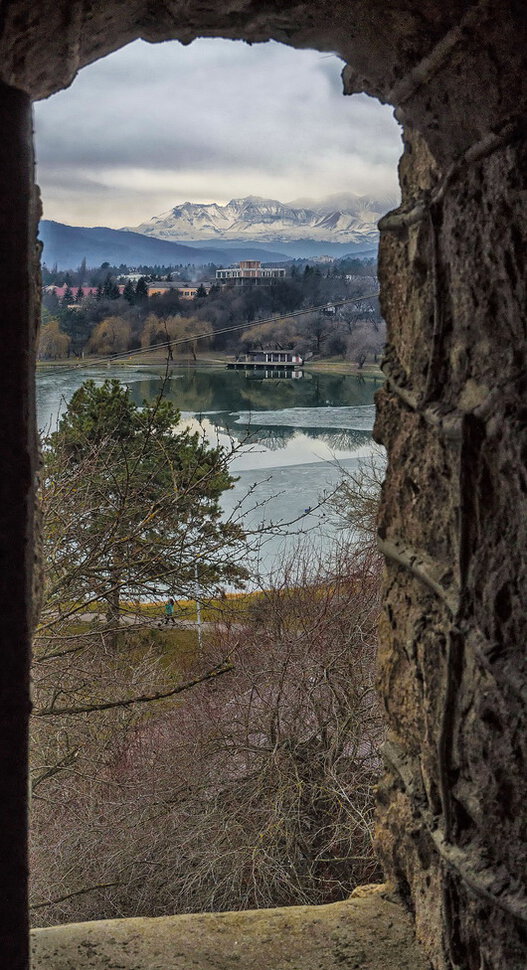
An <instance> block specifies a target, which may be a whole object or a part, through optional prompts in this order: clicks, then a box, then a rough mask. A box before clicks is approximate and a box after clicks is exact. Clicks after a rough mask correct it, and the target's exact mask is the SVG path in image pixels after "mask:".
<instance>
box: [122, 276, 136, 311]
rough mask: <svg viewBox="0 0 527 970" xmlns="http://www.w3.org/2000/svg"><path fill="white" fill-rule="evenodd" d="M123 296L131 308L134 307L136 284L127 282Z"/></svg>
mask: <svg viewBox="0 0 527 970" xmlns="http://www.w3.org/2000/svg"><path fill="white" fill-rule="evenodd" d="M123 296H124V298H125V300H127V302H128V303H129V304H130V306H133V305H134V303H135V289H134V284H133V283H132V281H131V280H127V282H126V285H125V288H124V290H123Z"/></svg>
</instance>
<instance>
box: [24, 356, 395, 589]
mask: <svg viewBox="0 0 527 970" xmlns="http://www.w3.org/2000/svg"><path fill="white" fill-rule="evenodd" d="M110 377H115V378H118V379H119V380H121V381H123V382H124V383H126V384H127V385H128V387H129V388H130V392H131V394H132V397H133V399H134V401H136V403H137V404H142V403H143V401H144V400H148V401H151V400H153V399H155V398H156V397H157V396H158V395H159V393H160V391H161V389H163V391H164V393H165V395H166V397H167V398H168V399H169V400H170V401H172V402H173V403H174V404H175V405H176V407H178V408H179V409H180V411H181V412H182V415H183V416H184V418H185V420H186V421H187V423H188V424H190V425H191V426H192V427H194V428H196V429H201V430H202V432H203V433H204V434H205V435H206V436H207V437H208V438H209V440H211V441H213V442H214V443H216V442H218V443H220V444H222V445H224V446H225V447H226V448H230V447H231V446H232V445H233V444H234V446H235V447H236V449H237V450H236V456H235V458H234V460H233V462H232V466H231V468H232V471H233V473H234V474H236V475H237V476H238V482H237V483H236V486H235V488H234V489H232V490H231V491H230V492H228V493H226V495H225V496H224V503H223V504H224V508H225V511H226V512H229V511H232V510H233V509H235V508H238V507H239V508H240V512H239V514H240V516H241V520H242V521H243V523H244V526H245V527H246V528H247V529H249V530H251V529H252V528H259V527H260V525H261V523H267V524H269V523H271V522H272V523H273V528H272V530H271V532H270V533H269V534H266V536H265V538H264V539H262V545H261V550H260V552H259V554H258V568H259V570H260V572H261V573H262V574H263V575H264V576H265V575H266V574H267V575H269V572H270V571H271V570H272V569H273V568H274V566H275V564H276V562H277V561H283V558H284V556H285V555H287V554H290V553H291V551H292V550H293V549H294V543H295V542H296V541H297V540H298V538H299V536H305V535H308V536H309V538H310V540H312V541H316V542H317V543H319V545H320V547H321V548H331V547H332V546H333V544H334V542H335V541H338V533H336V531H335V527H334V524H332V522H331V515H330V514H329V513H328V514H326V513H325V512H324V511H323V510H322V511H320V512H319V513H317V514H316V515H315V514H309V515H307V516H303V513H304V510H305V509H306V508H315V507H316V505H317V502H318V499H319V497H320V496H321V495H323V494H327V493H328V491H331V490H332V489H333V488H334V487H335V486H336V484H337V483H338V481H339V480H340V479H341V478H342V468H344V469H348V470H352V469H354V468H356V467H357V464H358V462H359V461H360V459H361V458H362V457H365V456H367V455H368V454H371V451H372V449H373V440H372V437H371V429H372V427H373V420H374V410H375V409H374V405H373V395H374V393H375V391H376V390H377V388H378V387H380V385H381V379H380V378H378V379H361V378H357V377H356V376H354V375H348V374H323V373H315V372H311V373H309V374H308V375H306V376H305V377H303V378H302V379H300V380H296V379H295V380H287V379H285V380H284V379H281V380H255V379H253V378H252V377H251V378H247V377H246V376H245V375H244V374H243V373H240V372H237V371H227V370H226V369H225V370H223V369H222V370H219V369H213V368H203V369H199V368H196V369H194V368H192V369H190V368H174V370H173V371H171V373H170V374H169V376H168V378H167V379H166V380H165V378H164V375H163V372H162V371H161V370H160V369H157V368H155V367H145V366H143V367H136V366H134V367H128V366H125V367H117V366H112V367H98V368H92V367H88V368H75V369H73V368H72V370H70V371H64V370H60V371H59V370H57V371H55V372H54V371H53V370H52V369H51V368H50V369H49V370H41V371H39V372H38V374H37V407H38V419H39V427H40V428H47V429H51V430H53V428H54V427H56V424H57V420H58V416H59V415H60V413H61V412H62V411H63V410H64V409H65V407H66V405H67V402H68V400H69V399H70V398H71V396H72V394H73V393H74V392H75V390H76V389H77V388H78V387H80V385H81V384H82V383H83V381H84V380H86V379H87V378H92V379H93V380H95V381H96V382H98V383H102V382H103V381H104V380H106V379H107V378H110ZM255 482H258V487H257V489H256V490H255ZM248 494H249V496H252V498H251V501H252V502H253V503H254V507H253V509H252V510H251V508H250V504H251V501H250V502H249V506H248V503H247V501H246V496H247V495H248ZM299 516H300V524H297V525H296V526H295V527H291V526H289V527H288V526H286V525H285V523H287V522H289V523H291V522H293V521H297V523H298V517H299ZM281 523H283V524H284V525H283V526H281Z"/></svg>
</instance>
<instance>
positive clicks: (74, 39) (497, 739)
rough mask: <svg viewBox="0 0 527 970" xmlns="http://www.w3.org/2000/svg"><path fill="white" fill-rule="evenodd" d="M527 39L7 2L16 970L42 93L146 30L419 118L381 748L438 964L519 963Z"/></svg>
mask: <svg viewBox="0 0 527 970" xmlns="http://www.w3.org/2000/svg"><path fill="white" fill-rule="evenodd" d="M525 27H526V13H525V10H524V4H523V2H520V0H502V2H500V4H496V3H495V2H492V0H480V2H477V3H476V2H475V3H467V2H466V0H445V2H441V0H390V2H388V0H331V2H329V0H312V2H309V3H307V2H297V0H284V2H282V3H280V4H277V3H276V0H221V2H220V0H127V2H126V4H123V3H122V2H117V0H40V2H39V3H33V4H29V3H27V2H26V0H11V2H6V3H4V4H2V5H1V9H0V55H1V56H0V81H3V82H4V84H7V85H10V86H11V87H10V88H7V87H4V88H3V90H1V91H0V101H1V104H2V112H3V113H2V127H3V130H4V132H9V134H10V138H9V139H8V138H5V139H4V147H3V149H2V150H1V151H0V169H1V171H2V186H3V190H2V197H1V198H0V233H1V234H2V239H3V240H4V243H3V250H2V252H3V256H4V257H5V258H3V260H2V261H0V291H1V293H2V309H3V311H4V314H5V316H6V321H7V324H6V326H7V333H8V337H7V346H8V347H9V353H8V354H5V355H4V357H3V359H0V369H1V375H0V388H1V389H2V392H3V393H4V397H3V399H2V404H3V409H1V413H2V420H3V422H4V426H5V442H6V444H4V454H8V456H9V460H10V462H11V474H7V475H6V476H5V480H4V482H3V485H4V492H5V498H4V499H3V502H4V504H3V505H0V507H1V508H2V510H3V511H4V512H7V513H9V514H10V513H11V511H13V515H12V516H11V518H10V517H9V515H7V517H6V516H5V518H6V521H5V537H6V541H5V543H4V550H3V551H4V558H3V562H1V563H0V586H2V589H3V591H4V601H3V602H4V604H5V605H4V606H3V617H4V618H5V617H7V616H8V615H9V617H10V621H9V623H8V624H7V625H5V631H4V632H5V635H6V653H5V656H6V657H8V658H9V662H8V663H7V664H5V665H4V670H3V673H4V677H5V686H4V694H3V698H4V704H7V707H3V708H2V711H5V712H8V713H6V714H5V716H4V717H3V722H2V725H1V732H2V737H1V739H0V759H3V760H1V761H0V770H1V771H2V776H3V778H8V779H9V781H10V782H12V785H11V788H10V794H9V795H6V794H5V793H4V796H3V798H4V816H5V819H7V820H10V821H7V822H6V825H5V826H0V859H2V865H3V866H4V870H3V873H2V872H0V948H2V947H3V952H2V956H3V957H4V954H5V955H6V956H5V957H4V959H3V961H2V965H3V964H5V965H6V966H7V965H9V966H10V968H11V967H12V968H16V970H18V968H19V967H20V968H22V967H25V966H26V960H27V956H26V955H24V954H25V953H26V951H25V950H24V946H23V944H22V943H21V944H20V948H19V950H18V951H17V953H16V954H15V949H16V947H15V949H13V947H12V949H11V950H9V946H10V945H11V943H12V941H13V940H14V939H15V937H16V936H17V934H20V933H23V932H24V926H25V923H24V919H25V917H24V914H23V912H22V910H23V907H24V904H25V856H24V848H23V846H22V847H21V848H20V846H21V843H20V839H21V838H22V832H23V827H24V822H25V815H24V813H25V794H24V791H23V788H22V780H23V775H24V770H25V763H24V758H25V755H24V742H25V734H24V732H25V717H26V709H27V640H28V616H29V605H28V599H29V585H28V583H29V579H30V572H31V568H30V567H31V563H30V558H29V555H28V536H29V534H30V529H31V524H32V512H31V501H30V499H31V470H32V461H33V460H34V459H33V458H32V453H31V448H32V440H31V437H32V434H33V430H32V429H33V425H32V420H33V419H32V413H33V403H32V391H31V386H30V381H29V374H30V369H31V365H32V357H31V339H32V333H33V310H32V290H31V271H32V254H33V243H34V237H33V235H32V231H33V230H32V227H33V225H34V222H33V221H32V220H33V218H34V214H33V215H32V214H31V213H32V211H33V210H32V208H31V205H32V202H31V199H32V196H31V185H30V183H31V163H30V154H29V131H28V100H27V97H26V95H29V96H31V97H33V98H40V97H45V96H47V95H49V94H50V93H52V92H53V91H55V90H59V89H60V88H62V87H64V86H66V85H67V84H69V83H70V82H71V80H72V79H73V77H74V76H75V73H76V71H77V70H78V69H79V67H81V66H82V65H83V64H86V63H88V62H90V61H91V60H94V59H96V58H97V57H100V56H103V55H104V54H106V53H108V52H110V51H111V50H114V49H116V48H118V47H120V46H122V45H123V44H125V43H127V42H129V41H131V40H133V39H135V38H137V37H143V38H145V39H147V40H152V41H155V40H162V39H168V38H179V39H181V40H183V41H184V42H188V41H190V40H192V39H193V38H194V37H196V36H223V37H235V38H242V39H246V40H249V41H259V40H266V39H269V38H274V39H277V40H280V41H282V42H284V43H288V44H291V45H292V46H297V47H306V46H311V47H315V48H318V49H320V50H335V51H337V52H338V53H340V54H341V55H342V57H343V58H344V59H346V60H347V61H348V63H349V66H348V67H347V68H346V70H345V74H344V77H345V84H346V90H347V91H348V92H351V91H354V90H366V91H368V92H369V93H371V94H375V95H377V96H379V97H381V98H382V99H384V100H387V101H389V102H390V103H392V104H394V105H395V106H396V107H397V113H398V117H399V118H400V120H401V121H403V122H404V124H405V128H406V132H407V146H406V151H405V155H404V158H403V161H402V163H401V184H402V188H403V205H402V207H401V209H400V210H399V211H398V212H396V213H393V214H391V215H390V216H388V217H386V218H385V219H384V220H383V225H382V244H381V280H382V292H383V307H384V312H385V315H386V318H387V321H388V325H389V347H388V352H387V356H386V364H385V370H386V376H387V387H386V390H385V391H384V392H382V394H381V396H380V400H379V418H378V422H377V434H378V436H379V437H380V438H381V439H382V440H383V441H384V442H385V444H386V445H387V447H388V451H389V455H390V462H389V472H388V478H387V483H386V486H385V490H384V500H383V512H382V521H381V542H382V547H383V549H384V552H385V555H386V559H387V572H386V611H385V617H384V621H383V629H382V647H381V665H380V666H381V673H380V679H381V683H382V686H383V690H384V694H385V698H386V707H387V712H388V718H389V724H390V737H389V742H388V745H387V748H386V759H387V764H388V773H387V776H386V780H385V784H384V786H383V789H382V791H381V792H380V799H379V801H380V814H379V819H380V821H379V847H380V851H381V854H382V858H383V861H384V864H385V866H386V869H387V871H388V873H389V874H391V875H392V876H394V877H395V879H396V881H397V884H398V886H399V889H400V892H401V894H402V896H403V898H404V899H405V900H406V902H407V904H408V906H409V907H410V908H411V909H412V911H413V912H414V913H415V918H416V925H417V929H418V933H419V936H420V938H421V940H422V941H423V942H424V944H425V947H426V951H427V953H428V954H429V957H430V960H431V962H432V964H433V967H434V968H435V970H446V968H449V970H453V968H460V970H461V968H462V970H502V968H503V970H505V968H506V970H521V968H523V967H525V965H527V949H526V923H527V907H526V898H525V893H524V889H522V885H523V886H525V877H526V861H527V860H526V857H525V835H526V832H525V821H524V819H525V807H524V806H525V802H526V799H525V796H526V794H527V793H526V792H525V777H526V772H525V755H526V752H525V699H526V693H527V689H526V670H525V657H524V653H523V643H524V639H525V632H526V631H525V569H526V567H525V558H524V557H525V539H526V538H527V536H526V521H527V516H526V509H525V505H526V493H527V483H526V479H525V458H526V453H527V441H526V430H525V426H526V417H527V414H526V405H525V380H526V377H525V375H526V361H525V348H526V333H525V297H526V293H525V267H524V264H523V260H524V256H523V253H524V252H525V246H526V242H527V240H526V238H525V237H526V223H525V200H526V198H527V195H526V193H527V186H526V184H525V171H526V165H525V162H526V158H525V132H526V100H527V98H526V85H527V70H526V67H527V65H526V63H525V61H526V52H527V44H526V43H525V39H526V38H525V34H526V30H525ZM14 88H17V89H20V90H18V91H14V90H13V89H14ZM21 92H23V93H21ZM20 162H21V164H20ZM13 293H15V295H16V299H13ZM20 483H21V484H20ZM5 503H7V504H5ZM7 787H8V788H9V785H8V786H7ZM6 790H7V789H6ZM17 846H19V848H17ZM6 860H7V861H6ZM2 880H3V881H2ZM15 886H16V889H15V888H14V887H15ZM9 927H11V929H10V928H9ZM10 941H11V943H10ZM13 946H15V944H14V943H13Z"/></svg>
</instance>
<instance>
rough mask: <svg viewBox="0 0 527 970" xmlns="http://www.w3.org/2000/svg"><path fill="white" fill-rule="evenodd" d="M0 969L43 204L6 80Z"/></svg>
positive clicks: (1, 298)
mask: <svg viewBox="0 0 527 970" xmlns="http://www.w3.org/2000/svg"><path fill="white" fill-rule="evenodd" d="M0 127H1V130H2V131H3V132H4V137H3V138H2V140H1V142H0V184H1V185H2V186H3V191H2V192H1V193H0V227H1V232H0V307H1V313H2V354H1V364H0V441H1V443H2V459H3V467H2V474H1V475H0V615H1V618H2V621H1V628H0V641H1V652H0V664H1V666H0V778H1V796H0V966H2V967H6V968H7V967H9V970H19V968H25V967H26V966H27V935H28V932H29V927H28V915H27V859H26V830H27V784H28V782H27V730H28V718H29V707H30V698H29V653H30V641H31V632H32V614H31V609H30V604H31V600H32V586H33V556H34V552H33V534H32V533H33V507H34V477H35V421H34V404H33V400H34V395H33V373H34V366H35V359H34V352H33V351H34V347H33V344H34V335H35V332H36V320H35V307H36V305H37V301H36V299H35V297H36V289H37V285H38V272H37V259H36V256H37V248H36V226H37V204H36V198H35V194H34V188H33V154H32V150H31V104H30V101H29V98H28V96H27V95H26V94H24V93H23V92H21V91H16V90H14V89H13V88H7V87H6V86H5V85H3V84H1V83H0Z"/></svg>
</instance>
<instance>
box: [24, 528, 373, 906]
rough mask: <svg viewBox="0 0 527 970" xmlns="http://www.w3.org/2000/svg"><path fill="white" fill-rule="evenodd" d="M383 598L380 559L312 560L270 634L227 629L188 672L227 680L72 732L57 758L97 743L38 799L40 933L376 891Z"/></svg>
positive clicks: (307, 558)
mask: <svg viewBox="0 0 527 970" xmlns="http://www.w3.org/2000/svg"><path fill="white" fill-rule="evenodd" d="M378 587H379V583H378V563H377V561H376V559H375V558H374V557H372V556H370V555H368V554H364V555H363V556H362V557H360V558H357V557H356V555H355V554H354V553H351V552H349V551H347V550H346V549H345V548H344V547H342V548H340V550H339V555H338V557H336V559H335V561H334V562H333V563H332V564H330V565H329V566H328V565H326V566H322V565H321V564H320V563H316V562H313V553H312V551H310V550H305V551H304V553H303V554H302V553H300V552H299V553H298V554H297V556H296V557H295V559H294V561H293V562H292V563H290V564H289V565H288V566H287V568H286V569H285V570H284V573H283V576H282V578H281V580H280V582H275V583H274V584H273V588H272V589H269V590H267V591H265V592H263V593H262V594H261V596H260V597H259V600H258V604H259V605H258V612H259V616H258V623H255V622H254V618H251V617H247V616H244V615H243V614H241V615H240V617H239V618H238V620H237V621H235V622H232V623H231V624H230V627H229V626H222V627H221V632H220V631H218V633H217V634H216V635H215V636H214V635H212V634H211V636H210V637H209V639H208V643H207V646H206V653H205V655H204V656H202V657H201V658H200V660H199V663H198V662H196V665H195V666H194V667H192V666H189V668H188V670H187V671H186V675H187V676H192V675H194V674H199V672H200V670H201V671H203V670H206V669H213V668H215V667H217V666H218V664H220V663H222V662H224V661H225V660H227V659H228V661H229V662H230V663H232V664H233V667H234V669H233V670H232V671H231V672H230V673H227V674H226V676H224V677H222V678H219V679H215V680H213V681H210V682H209V683H205V684H202V685H201V686H198V687H196V688H195V689H194V690H192V691H191V692H187V693H185V694H182V695H180V696H179V697H177V698H175V699H173V700H172V701H170V700H167V701H163V702H161V705H157V707H156V708H155V709H152V707H148V711H147V713H146V714H145V713H144V711H143V713H142V714H138V713H137V711H129V710H125V711H122V710H118V711H116V710H112V711H106V712H104V714H102V715H100V716H99V715H98V716H97V722H96V726H95V721H93V720H92V721H90V715H87V714H86V715H80V716H77V717H76V718H75V717H70V718H69V719H68V718H66V719H65V720H64V721H63V722H61V729H60V730H61V731H62V736H61V735H60V732H57V731H56V733H55V734H54V735H53V732H51V733H50V736H49V738H48V745H49V746H51V747H52V746H53V744H56V745H57V746H58V748H57V751H56V752H55V757H56V758H57V757H58V758H59V759H60V758H61V757H64V758H66V759H67V758H68V757H69V756H70V754H71V747H72V738H73V737H74V736H75V741H74V744H75V745H76V746H77V747H79V744H78V741H79V736H80V739H81V741H82V745H81V747H80V753H79V755H78V756H77V758H76V759H75V763H74V764H69V765H65V767H64V770H63V771H58V772H56V773H54V774H53V776H52V777H49V778H47V779H46V780H45V784H44V781H43V782H42V783H41V784H40V785H39V787H37V794H38V792H39V790H40V793H41V794H40V798H39V799H38V800H37V801H36V802H35V835H34V843H33V855H34V859H35V863H36V864H37V875H36V877H35V882H34V905H36V906H37V907H39V908H38V909H37V910H36V919H37V921H38V922H39V923H40V924H42V923H44V922H62V921H69V920H80V919H93V918H101V917H112V916H131V915H136V914H141V915H159V914H161V913H166V912H185V911H187V912H188V911H196V910H226V909H244V908H247V907H265V906H274V905H287V904H292V903H316V902H327V901H330V900H334V899H338V898H342V897H343V896H345V895H347V894H348V893H349V891H350V890H351V889H352V888H353V887H354V886H355V885H357V884H358V883H361V882H369V881H371V880H372V879H373V878H376V877H377V875H378V870H377V864H376V861H375V857H374V854H373V850H372V816H373V798H372V789H373V786H374V784H375V781H376V778H377V774H378V770H379V763H378V755H377V751H378V745H379V742H380V740H381V738H382V733H383V725H382V719H381V715H380V711H379V706H378V702H377V698H376V695H375V691H374V687H373V681H374V672H373V667H374V654H375V637H376V633H375V630H376V621H377V614H378V606H379V590H378ZM103 662H104V663H106V661H103ZM111 662H112V663H114V662H115V658H111ZM147 663H148V664H151V663H152V658H149V659H148V661H147ZM154 666H155V664H154ZM118 667H119V665H118V664H117V665H116V668H115V669H114V668H112V669H114V675H115V677H116V678H118V677H119V671H118ZM137 675H138V677H139V678H140V679H142V678H143V676H144V671H140V670H138V671H137ZM150 675H151V673H148V674H147V676H150ZM87 676H89V671H87ZM121 676H124V674H122V675H121ZM127 676H129V672H128V674H127ZM83 718H84V719H83ZM79 721H80V726H79ZM92 724H93V725H94V726H93V727H92V726H91V725H92ZM69 732H71V737H68V734H69ZM61 737H62V740H61ZM39 873H40V875H39ZM53 900H59V901H58V902H56V903H55V904H54V905H50V903H51V902H52V901H53ZM42 904H45V905H42Z"/></svg>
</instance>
